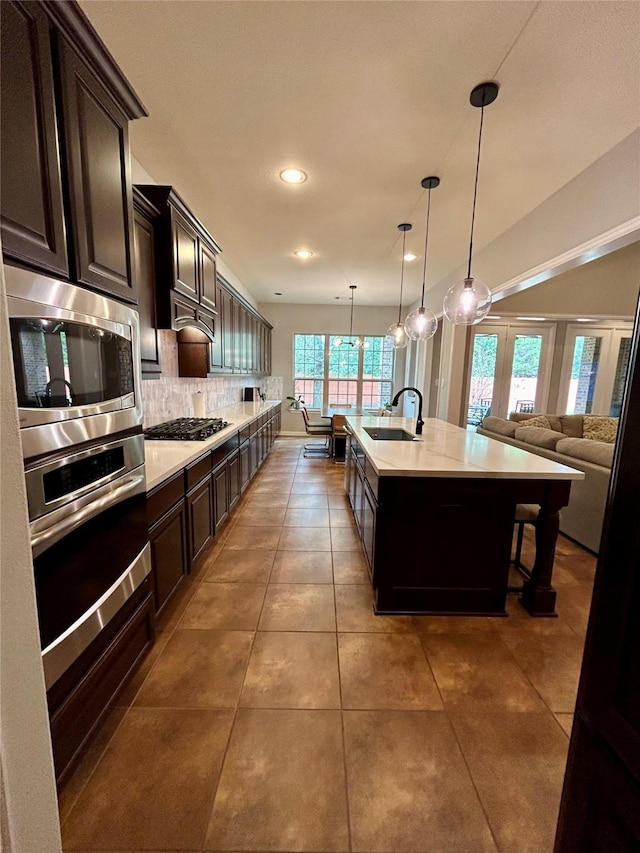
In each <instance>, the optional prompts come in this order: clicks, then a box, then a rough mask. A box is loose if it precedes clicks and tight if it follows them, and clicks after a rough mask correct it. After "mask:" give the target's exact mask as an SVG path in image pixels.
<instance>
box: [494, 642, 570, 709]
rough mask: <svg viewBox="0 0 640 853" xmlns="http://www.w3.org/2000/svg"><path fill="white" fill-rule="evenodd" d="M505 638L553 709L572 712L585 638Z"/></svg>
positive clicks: (516, 657) (526, 672)
mask: <svg viewBox="0 0 640 853" xmlns="http://www.w3.org/2000/svg"><path fill="white" fill-rule="evenodd" d="M504 641H505V643H506V644H507V647H508V648H509V649H510V650H511V652H512V654H513V656H514V657H515V659H516V660H517V661H518V663H519V664H520V666H521V667H522V669H523V671H524V673H525V675H526V676H527V677H528V678H529V680H530V681H531V683H532V684H533V686H534V687H535V688H536V690H537V691H538V693H539V694H540V696H541V697H542V699H543V700H544V702H546V704H547V706H548V707H549V708H550V710H552V711H558V712H565V713H573V710H574V708H575V704H576V694H577V692H578V681H579V679H580V666H581V665H582V652H583V650H584V642H583V640H582V637H577V636H573V637H535V638H533V637H517V638H516V637H505V638H504Z"/></svg>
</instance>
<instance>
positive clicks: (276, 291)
mask: <svg viewBox="0 0 640 853" xmlns="http://www.w3.org/2000/svg"><path fill="white" fill-rule="evenodd" d="M273 295H274V296H282V293H280V291H279V290H274V291H273Z"/></svg>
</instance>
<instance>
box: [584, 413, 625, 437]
mask: <svg viewBox="0 0 640 853" xmlns="http://www.w3.org/2000/svg"><path fill="white" fill-rule="evenodd" d="M617 432H618V418H609V417H606V416H604V415H585V416H584V420H583V426H582V436H583V438H590V439H592V441H605V442H606V443H607V444H614V443H615V440H616V434H617Z"/></svg>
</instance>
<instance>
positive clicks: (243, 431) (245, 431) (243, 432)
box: [239, 424, 251, 444]
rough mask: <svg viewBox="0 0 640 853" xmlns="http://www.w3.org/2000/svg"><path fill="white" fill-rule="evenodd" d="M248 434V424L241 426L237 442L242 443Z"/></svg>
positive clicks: (249, 433) (249, 432)
mask: <svg viewBox="0 0 640 853" xmlns="http://www.w3.org/2000/svg"><path fill="white" fill-rule="evenodd" d="M250 435H251V431H250V428H249V424H247V426H244V427H242V429H241V430H240V432H239V436H240V438H239V443H240V444H243V443H244V442H245V441H246V440H247V439H248V438H249V436H250Z"/></svg>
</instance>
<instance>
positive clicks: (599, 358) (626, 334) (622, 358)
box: [558, 325, 632, 417]
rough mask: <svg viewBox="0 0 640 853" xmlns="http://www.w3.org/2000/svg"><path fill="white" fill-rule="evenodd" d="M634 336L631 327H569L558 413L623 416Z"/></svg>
mask: <svg viewBox="0 0 640 853" xmlns="http://www.w3.org/2000/svg"><path fill="white" fill-rule="evenodd" d="M631 335H632V330H631V327H628V328H625V327H622V328H602V327H600V328H599V327H591V326H590V327H589V328H588V329H586V328H585V327H584V326H583V325H580V326H578V325H571V326H568V327H567V337H566V344H565V355H564V360H563V366H562V379H561V390H560V398H559V408H558V411H562V412H566V413H567V414H576V415H589V414H597V415H612V416H614V417H617V416H618V415H619V414H620V406H621V403H622V391H623V388H624V381H625V377H626V375H627V368H628V365H629V354H630V352H631Z"/></svg>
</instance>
